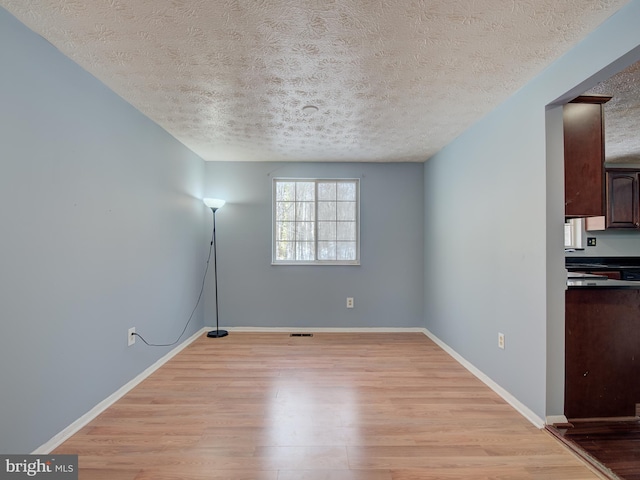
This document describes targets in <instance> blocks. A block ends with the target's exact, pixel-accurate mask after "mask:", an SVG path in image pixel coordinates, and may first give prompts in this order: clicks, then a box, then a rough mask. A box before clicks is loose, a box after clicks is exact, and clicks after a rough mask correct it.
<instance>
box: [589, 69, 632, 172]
mask: <svg viewBox="0 0 640 480" xmlns="http://www.w3.org/2000/svg"><path fill="white" fill-rule="evenodd" d="M586 93H587V94H590V93H592V94H594V93H595V94H600V95H611V96H612V97H613V98H612V99H611V100H609V101H608V102H607V103H605V105H604V136H605V158H606V161H607V162H614V163H636V164H637V163H640V135H639V134H638V132H640V62H638V63H635V64H633V65H631V66H630V67H629V68H627V69H625V70H623V71H621V72H620V73H618V74H616V75H614V76H613V77H611V78H609V79H608V80H605V81H604V82H602V83H599V84H598V85H597V86H595V87H594V88H592V89H591V90H589V91H588V92H586Z"/></svg>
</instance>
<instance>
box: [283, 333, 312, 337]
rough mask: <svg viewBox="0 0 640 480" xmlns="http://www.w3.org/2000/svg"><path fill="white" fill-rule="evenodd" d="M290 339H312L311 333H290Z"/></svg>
mask: <svg viewBox="0 0 640 480" xmlns="http://www.w3.org/2000/svg"><path fill="white" fill-rule="evenodd" d="M289 336H290V337H313V333H291V334H289Z"/></svg>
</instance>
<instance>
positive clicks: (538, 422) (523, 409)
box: [422, 328, 545, 428]
mask: <svg viewBox="0 0 640 480" xmlns="http://www.w3.org/2000/svg"><path fill="white" fill-rule="evenodd" d="M422 331H423V332H424V334H425V335H426V336H427V337H429V338H430V339H431V340H433V341H434V343H435V344H436V345H438V346H439V347H440V348H442V349H443V350H444V351H445V352H447V353H448V354H449V355H451V356H452V357H453V358H454V359H455V360H456V361H457V362H458V363H459V364H460V365H462V366H463V367H464V368H466V369H467V370H469V371H470V372H471V373H472V374H474V375H475V376H476V377H477V378H478V379H479V380H480V381H481V382H482V383H484V384H485V385H486V386H487V387H489V388H490V389H491V390H493V391H494V392H496V393H497V394H498V395H500V396H501V397H502V399H503V400H504V401H505V402H507V403H508V404H509V405H511V406H512V407H513V408H515V409H516V410H517V411H518V412H519V413H520V414H521V415H522V416H523V417H524V418H526V419H527V420H529V421H530V422H531V423H533V425H535V426H536V427H538V428H544V426H545V421H544V420H543V419H542V418H540V417H539V416H538V415H536V414H535V413H534V412H533V411H532V410H531V409H530V408H529V407H527V406H526V405H525V404H523V403H522V402H520V400H518V399H517V398H516V397H514V396H513V395H511V394H510V393H509V392H507V391H506V390H505V389H504V388H502V387H501V386H500V385H498V384H497V383H496V382H494V381H493V380H491V378H489V377H488V376H487V375H485V374H484V373H483V372H482V371H480V370H479V369H478V368H476V367H475V366H474V365H473V364H472V363H470V362H468V361H467V360H466V359H465V358H464V357H462V356H461V355H460V354H459V353H458V352H456V351H455V350H454V349H452V348H451V347H450V346H449V345H447V344H446V343H444V342H443V341H442V340H440V339H439V338H438V337H436V336H435V335H434V334H433V333H431V332H430V331H429V330H428V329H426V328H423V329H422Z"/></svg>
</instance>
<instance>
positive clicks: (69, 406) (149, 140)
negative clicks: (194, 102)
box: [0, 8, 208, 453]
mask: <svg viewBox="0 0 640 480" xmlns="http://www.w3.org/2000/svg"><path fill="white" fill-rule="evenodd" d="M0 71H1V72H2V73H1V74H0V105H1V107H0V225H1V226H2V227H1V228H2V235H1V237H0V385H1V387H0V452H3V453H28V452H30V451H33V450H34V449H35V448H37V447H39V446H40V445H42V444H43V443H45V442H46V441H48V440H49V439H50V438H51V437H52V436H53V435H55V434H56V433H58V432H59V431H61V430H62V429H63V428H65V427H67V426H68V425H69V424H71V423H72V422H73V421H75V420H76V419H78V418H79V417H80V416H81V415H83V414H84V413H86V412H87V411H88V410H89V409H91V408H92V407H94V406H95V405H96V404H97V403H98V402H100V401H102V400H103V399H105V398H106V397H107V396H109V395H110V394H111V393H113V392H114V391H116V390H117V389H118V388H119V387H121V386H122V385H123V384H125V383H126V382H127V381H129V380H130V379H131V378H133V377H134V376H135V375H137V374H138V373H140V372H141V371H142V370H144V369H145V368H146V367H148V366H149V365H150V364H152V363H153V362H154V361H155V360H157V359H158V358H159V357H160V356H162V355H163V354H165V353H166V352H167V351H168V350H169V349H167V348H155V349H153V348H149V347H144V346H143V345H142V343H141V342H140V341H139V340H138V342H137V343H136V345H135V346H133V347H131V348H128V347H127V346H126V333H127V329H128V328H129V327H132V326H135V327H137V329H138V332H140V333H142V334H143V335H145V336H146V337H147V338H148V340H149V341H152V342H167V341H172V340H174V339H175V338H176V337H177V336H178V334H179V333H180V331H181V330H182V328H183V325H184V323H185V322H186V320H187V318H188V316H189V314H190V312H191V309H192V308H193V306H194V304H195V300H196V297H197V293H198V291H199V286H200V282H201V279H202V277H201V276H202V274H203V272H204V266H205V261H206V253H207V247H208V242H207V236H208V232H207V229H208V226H207V220H208V217H207V215H208V210H207V209H206V208H204V206H203V205H202V202H201V201H200V200H199V198H200V197H201V187H202V184H201V181H202V175H203V162H202V160H201V159H200V158H199V157H197V156H195V155H194V154H193V153H191V152H190V151H189V150H187V149H186V148H185V147H184V146H183V145H181V144H180V143H179V142H177V141H176V140H175V139H174V138H172V137H171V136H169V135H168V134H167V133H166V132H164V131H163V130H162V129H161V128H159V127H158V126H157V125H156V124H154V123H152V122H151V121H149V120H148V119H147V118H145V117H144V116H143V115H141V114H140V113H139V112H138V111H136V110H135V109H134V108H132V107H131V106H130V105H128V104H127V103H125V102H124V101H122V100H121V99H120V98H119V97H118V96H116V95H115V94H114V93H113V92H112V91H110V90H109V89H108V88H107V87H105V86H104V85H103V84H102V83H100V82H99V81H97V80H96V79H95V78H93V77H91V76H90V75H88V74H87V73H86V72H85V71H83V70H82V69H80V68H79V67H78V66H77V65H76V64H74V63H73V62H72V61H71V60H69V59H67V58H66V57H64V56H62V55H61V54H60V53H59V52H58V51H57V50H55V49H54V48H53V47H52V46H51V45H50V44H49V43H47V42H46V41H45V40H43V39H42V38H41V37H39V36H37V35H35V34H33V33H32V32H31V31H29V30H28V29H27V28H26V27H24V26H23V25H22V24H20V23H19V22H18V21H16V20H15V19H14V18H13V17H12V16H11V15H10V14H8V13H7V12H6V11H5V10H3V9H1V8H0ZM201 327H202V309H200V310H199V311H198V312H197V313H196V315H195V318H194V319H193V321H192V323H191V325H190V327H189V328H188V330H187V336H188V335H191V334H192V333H193V332H195V331H196V330H197V329H199V328H201Z"/></svg>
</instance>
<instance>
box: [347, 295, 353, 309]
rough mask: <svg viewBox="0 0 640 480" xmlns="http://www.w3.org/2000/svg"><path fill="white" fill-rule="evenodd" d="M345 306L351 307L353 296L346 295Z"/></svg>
mask: <svg viewBox="0 0 640 480" xmlns="http://www.w3.org/2000/svg"><path fill="white" fill-rule="evenodd" d="M347 308H353V297H347Z"/></svg>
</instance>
